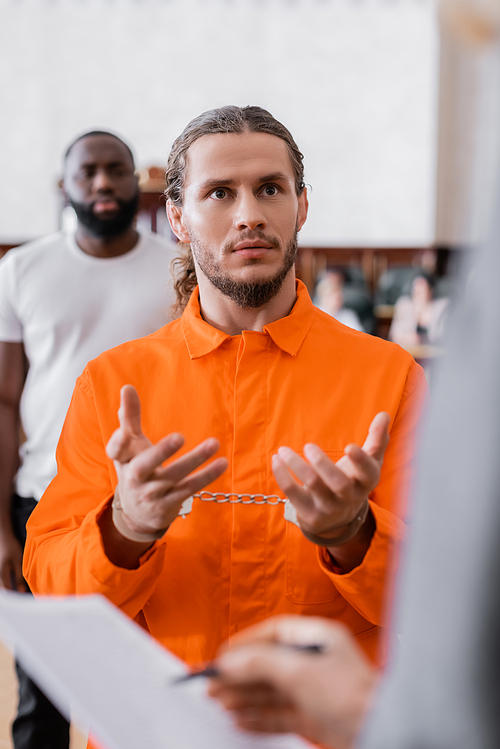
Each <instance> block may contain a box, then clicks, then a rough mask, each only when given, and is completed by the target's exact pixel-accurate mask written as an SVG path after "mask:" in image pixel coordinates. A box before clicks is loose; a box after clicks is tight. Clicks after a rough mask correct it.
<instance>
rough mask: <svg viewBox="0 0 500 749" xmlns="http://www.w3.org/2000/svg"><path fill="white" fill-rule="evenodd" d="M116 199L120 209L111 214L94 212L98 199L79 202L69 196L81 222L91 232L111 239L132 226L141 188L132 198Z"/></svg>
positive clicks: (100, 237)
mask: <svg viewBox="0 0 500 749" xmlns="http://www.w3.org/2000/svg"><path fill="white" fill-rule="evenodd" d="M114 199H115V201H116V202H117V203H118V211H116V212H115V213H114V214H113V215H111V216H105V215H98V214H97V213H95V212H94V204H95V203H97V202H98V200H95V201H93V202H92V203H77V202H76V201H75V200H71V198H69V204H70V205H71V206H72V208H73V209H74V211H75V213H76V216H77V218H78V221H79V223H80V224H82V226H84V227H85V228H86V229H87V230H88V231H89V232H90V234H92V235H93V236H94V237H98V238H99V239H109V238H111V237H119V236H120V235H121V234H123V233H124V232H125V231H126V230H127V229H128V228H129V227H130V226H132V223H133V221H134V218H135V214H136V213H137V208H138V206H139V190H137V191H136V193H135V195H134V196H133V197H132V198H131V199H130V200H123V199H121V198H117V197H115V198H114Z"/></svg>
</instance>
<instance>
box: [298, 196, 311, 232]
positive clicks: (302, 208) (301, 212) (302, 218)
mask: <svg viewBox="0 0 500 749" xmlns="http://www.w3.org/2000/svg"><path fill="white" fill-rule="evenodd" d="M308 210H309V201H308V199H307V187H304V189H303V191H302V193H301V194H300V195H299V205H298V209H297V231H300V230H301V229H302V227H303V226H304V224H305V222H306V218H307V211H308Z"/></svg>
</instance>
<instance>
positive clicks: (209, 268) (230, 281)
mask: <svg viewBox="0 0 500 749" xmlns="http://www.w3.org/2000/svg"><path fill="white" fill-rule="evenodd" d="M297 234H298V230H297V229H295V232H294V235H293V237H292V238H291V239H290V241H289V242H288V244H287V246H286V250H285V255H284V257H283V262H282V263H281V266H280V267H279V268H278V270H277V271H276V273H275V274H274V276H271V277H270V278H266V279H263V280H257V281H240V280H238V279H234V278H231V276H229V275H228V274H227V272H226V271H224V270H223V269H222V267H221V264H220V263H219V261H218V260H216V259H214V258H213V257H212V256H211V255H210V253H209V252H207V251H206V249H205V248H204V247H203V246H202V245H201V243H200V242H199V240H198V238H197V237H194V236H193V234H192V233H191V252H192V253H193V256H194V258H195V260H196V262H197V264H198V267H199V268H200V270H201V271H203V273H204V274H205V276H206V277H207V278H208V280H209V281H210V283H211V284H212V285H213V286H215V288H216V289H218V290H219V291H220V292H221V293H222V294H224V296H227V297H228V298H229V299H231V300H232V301H233V302H235V304H237V305H238V307H240V308H241V309H257V308H258V307H262V306H263V305H264V304H267V303H268V302H270V301H271V299H274V297H275V296H276V295H277V294H278V292H279V291H280V290H281V287H282V286H283V283H284V281H285V278H286V277H287V275H288V273H289V272H290V270H291V268H292V267H293V265H294V264H295V260H296V258H297ZM251 238H252V239H257V238H258V239H262V240H264V241H266V242H267V243H268V244H270V245H271V246H272V247H273V248H276V249H278V248H279V246H280V244H279V242H278V241H277V240H276V239H274V238H273V237H266V236H265V235H264V234H262V233H260V232H252V237H251ZM240 241H241V238H240ZM229 252H231V245H228V246H226V247H224V252H223V254H227V253H229ZM247 264H248V265H259V264H260V261H259V260H257V259H254V260H251V259H250V260H248V261H247Z"/></svg>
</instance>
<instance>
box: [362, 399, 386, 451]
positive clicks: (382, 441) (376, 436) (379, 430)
mask: <svg viewBox="0 0 500 749" xmlns="http://www.w3.org/2000/svg"><path fill="white" fill-rule="evenodd" d="M390 421H391V417H390V416H389V414H388V413H386V412H385V411H380V413H378V414H377V415H376V416H375V418H374V419H373V421H372V423H371V424H370V428H369V429H368V435H367V437H366V439H365V441H364V444H363V450H364V452H365V453H366V454H367V455H370V456H371V457H372V458H375V460H378V461H380V462H382V459H383V457H384V452H385V448H386V447H387V445H388V444H389V424H390Z"/></svg>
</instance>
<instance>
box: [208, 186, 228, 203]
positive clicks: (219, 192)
mask: <svg viewBox="0 0 500 749" xmlns="http://www.w3.org/2000/svg"><path fill="white" fill-rule="evenodd" d="M226 195H227V192H226V191H225V190H223V189H222V187H218V188H217V190H214V191H213V193H211V195H210V197H212V198H215V199H216V200H222V199H223V198H225V197H226Z"/></svg>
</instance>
